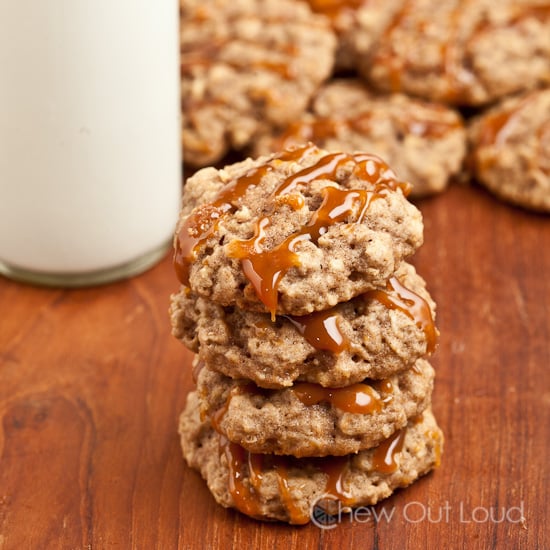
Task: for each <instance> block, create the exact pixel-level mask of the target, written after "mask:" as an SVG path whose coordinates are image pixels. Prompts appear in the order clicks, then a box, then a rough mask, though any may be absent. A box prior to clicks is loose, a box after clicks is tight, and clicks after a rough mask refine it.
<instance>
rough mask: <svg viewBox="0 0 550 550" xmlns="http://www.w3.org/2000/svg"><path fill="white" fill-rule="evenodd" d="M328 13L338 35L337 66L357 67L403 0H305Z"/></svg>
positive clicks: (314, 9) (337, 67)
mask: <svg viewBox="0 0 550 550" xmlns="http://www.w3.org/2000/svg"><path fill="white" fill-rule="evenodd" d="M306 2H307V3H308V4H309V5H310V7H311V9H312V10H313V11H314V12H316V13H321V14H323V15H325V16H327V17H328V18H329V20H330V22H331V24H332V27H333V28H334V31H335V32H336V36H337V37H338V49H337V51H336V62H335V65H336V69H337V70H339V69H340V70H342V69H354V68H355V66H356V58H357V56H358V55H360V56H365V55H368V53H369V51H370V49H371V48H372V46H373V44H375V43H376V41H377V39H378V38H379V37H380V36H381V34H382V33H383V32H384V29H385V28H386V27H387V26H388V25H389V24H390V23H391V21H392V19H393V17H394V15H395V13H396V12H397V11H398V10H399V8H400V7H401V5H402V4H403V0H306Z"/></svg>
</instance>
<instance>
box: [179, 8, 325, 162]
mask: <svg viewBox="0 0 550 550" xmlns="http://www.w3.org/2000/svg"><path fill="white" fill-rule="evenodd" d="M180 11H181V29H182V32H181V82H182V90H181V97H182V114H183V153H184V160H185V162H188V163H189V164H192V165H195V166H205V165H208V164H212V163H214V162H216V161H217V160H219V159H221V158H222V157H223V155H224V154H225V153H226V152H227V151H228V150H229V149H230V148H231V147H234V148H237V149H238V148H240V147H242V146H243V145H245V144H246V143H247V142H248V141H249V140H250V139H251V137H252V136H253V135H254V134H255V132H256V131H257V130H258V128H259V127H260V126H262V125H268V126H271V125H277V124H282V123H285V122H289V121H290V120H292V119H293V118H294V117H296V116H297V115H299V114H300V113H301V112H302V111H304V110H305V108H306V106H307V103H308V101H309V99H310V97H311V95H312V94H313V92H314V91H315V90H316V89H317V87H318V86H319V84H320V83H321V82H322V81H323V80H324V79H325V78H327V77H328V76H329V75H330V73H331V70H332V66H333V63H334V51H335V48H336V39H335V36H334V33H333V31H332V29H331V27H330V23H329V22H328V20H327V19H326V18H325V17H323V16H319V15H316V14H314V13H312V11H311V10H310V9H309V7H308V6H307V5H306V4H304V3H302V2H293V1H290V0H231V1H229V0H185V1H184V2H181V6H180Z"/></svg>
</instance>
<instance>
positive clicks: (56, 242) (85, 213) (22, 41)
mask: <svg viewBox="0 0 550 550" xmlns="http://www.w3.org/2000/svg"><path fill="white" fill-rule="evenodd" d="M178 44H179V41H178V3H177V0H0V263H1V264H2V265H1V266H0V268H1V269H2V270H3V271H4V272H5V273H9V272H10V270H12V271H14V272H15V273H16V275H17V274H18V272H21V273H23V276H22V278H26V277H25V273H24V272H25V271H29V272H31V273H30V279H31V280H32V272H43V273H46V274H53V275H55V274H62V275H63V276H62V277H61V278H60V282H61V284H63V282H64V281H65V282H68V283H69V284H70V283H71V281H70V277H69V278H68V279H67V277H66V275H69V276H70V275H71V274H77V275H79V274H80V275H82V274H84V276H83V277H80V281H81V282H84V283H86V282H87V281H86V276H85V274H86V273H89V272H95V275H97V272H101V271H104V270H107V272H108V271H109V270H111V269H112V268H119V270H118V271H119V272H118V275H115V278H116V276H120V275H124V274H128V273H131V272H132V271H133V272H136V271H140V270H142V269H143V268H144V267H146V264H149V265H150V264H151V263H152V262H154V261H156V260H158V259H159V258H160V256H161V255H163V254H164V253H165V252H166V244H167V243H168V242H169V241H170V239H171V237H172V234H173V231H174V226H175V223H176V218H177V214H178V209H179V200H180V187H181V154H180V153H181V138H180V120H179V111H180V107H179V45H178ZM147 258H149V259H147ZM123 264H130V266H126V267H124V266H123V268H122V269H123V271H124V273H120V266H122V265H123ZM132 264H133V268H132ZM136 266H137V267H136ZM95 275H94V276H95ZM94 276H92V278H91V282H94V281H93V279H94ZM54 278H55V277H54ZM105 278H107V279H108V278H109V275H107V277H105V276H103V279H105ZM111 278H113V277H111ZM99 279H100V280H101V279H102V277H101V276H100V277H99ZM46 282H47V281H46ZM54 282H55V281H54Z"/></svg>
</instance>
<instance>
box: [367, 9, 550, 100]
mask: <svg viewBox="0 0 550 550" xmlns="http://www.w3.org/2000/svg"><path fill="white" fill-rule="evenodd" d="M359 69H360V72H361V73H362V74H363V75H364V76H365V77H366V78H367V79H368V80H369V81H370V82H371V83H372V84H373V85H374V86H376V87H378V88H379V89H381V90H384V91H393V92H405V93H408V94H412V95H417V96H420V97H423V98H427V99H431V100H436V101H442V102H446V103H450V104H455V105H482V104H487V103H489V102H492V101H495V100H497V99H498V98H501V97H504V96H506V95H509V94H513V93H517V92H521V91H527V90H531V89H533V88H536V87H537V86H539V85H541V84H544V83H549V82H550V5H549V4H548V1H547V0H502V1H499V2H493V1H492V0H466V1H464V0H406V1H405V3H404V5H403V7H402V9H401V10H400V11H399V12H398V14H397V16H396V17H395V18H394V20H393V22H392V24H391V25H389V26H388V28H387V29H386V31H385V32H384V33H383V35H382V36H381V37H380V39H379V41H378V43H377V45H376V46H375V47H374V48H373V50H372V55H369V56H367V57H365V58H363V59H362V60H359Z"/></svg>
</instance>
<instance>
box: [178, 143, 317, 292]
mask: <svg viewBox="0 0 550 550" xmlns="http://www.w3.org/2000/svg"><path fill="white" fill-rule="evenodd" d="M314 148H315V146H314V145H312V144H308V145H306V146H304V147H301V148H299V149H296V150H292V151H285V152H283V153H281V154H280V155H277V156H275V157H274V159H273V160H272V161H271V162H276V161H287V162H291V161H298V160H300V159H301V158H303V157H304V156H306V155H307V154H309V153H310V152H311V151H312V150H313V149H314ZM271 162H268V163H266V164H264V165H261V166H258V167H256V168H253V169H251V170H249V171H248V172H247V173H246V174H244V175H242V176H240V177H238V178H236V179H234V180H233V181H231V182H230V183H228V184H227V185H225V186H224V187H223V188H222V189H221V190H220V191H219V193H218V194H217V196H216V198H215V199H214V201H212V202H211V203H207V204H204V205H201V206H199V207H197V208H196V209H195V211H194V212H193V213H192V214H191V215H190V216H188V218H187V219H186V220H185V222H184V223H183V225H182V227H181V228H180V230H179V231H178V233H177V235H176V238H175V239H174V269H175V272H176V275H177V277H178V279H179V281H180V282H181V283H182V284H183V285H185V286H189V266H190V264H191V263H192V262H193V261H194V259H195V257H196V254H197V251H198V249H199V248H200V246H201V245H202V244H204V242H205V241H206V240H207V239H208V238H209V237H210V236H211V235H212V234H213V233H214V232H215V231H216V229H217V227H218V223H219V221H220V219H221V218H222V216H223V215H224V214H226V213H231V212H233V211H234V210H235V209H236V208H237V207H238V205H239V202H240V200H241V199H242V197H243V196H244V195H245V194H246V192H247V191H248V189H250V188H252V187H255V186H257V185H258V184H259V183H260V182H261V180H262V178H263V177H264V176H265V175H266V174H267V173H268V172H270V171H272V170H273V165H272V164H271Z"/></svg>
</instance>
